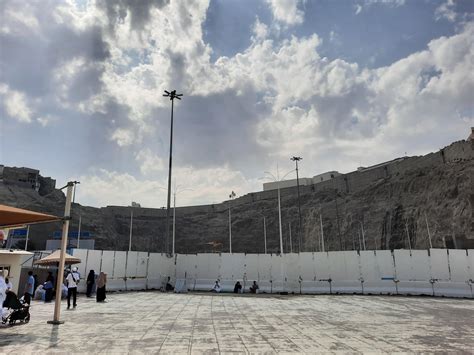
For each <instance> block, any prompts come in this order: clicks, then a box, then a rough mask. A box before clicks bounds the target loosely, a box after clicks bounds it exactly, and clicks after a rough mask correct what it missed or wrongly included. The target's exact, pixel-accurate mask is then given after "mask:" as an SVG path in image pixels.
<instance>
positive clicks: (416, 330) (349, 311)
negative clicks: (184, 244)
mask: <svg viewBox="0 0 474 355" xmlns="http://www.w3.org/2000/svg"><path fill="white" fill-rule="evenodd" d="M107 300H108V303H105V304H98V303H96V302H95V300H94V299H87V298H85V297H82V296H81V297H80V298H79V300H78V308H77V309H76V310H71V311H67V310H66V309H65V308H66V307H65V303H63V309H62V313H61V319H62V320H65V321H66V322H65V324H63V325H59V326H52V325H49V324H46V321H47V320H50V319H52V314H53V304H44V303H41V302H38V301H34V302H33V305H32V307H31V321H30V323H28V324H22V325H17V326H13V327H5V326H0V353H2V354H3V353H13V354H20V353H21V354H23V353H32V352H40V353H58V352H59V353H106V354H117V353H126V352H131V353H152V352H153V353H154V352H162V353H169V354H171V353H172V354H177V353H193V354H194V353H228V352H242V353H277V352H279V353H317V352H318V353H319V352H325V353H326V352H328V353H331V352H373V353H382V352H434V351H444V352H446V351H447V352H465V353H469V352H473V351H474V302H473V301H471V300H462V299H445V298H419V297H389V296H387V297H382V296H326V295H325V296H291V295H290V296H267V295H233V294H232V295H231V294H172V293H160V292H130V293H111V294H109V295H108V298H107Z"/></svg>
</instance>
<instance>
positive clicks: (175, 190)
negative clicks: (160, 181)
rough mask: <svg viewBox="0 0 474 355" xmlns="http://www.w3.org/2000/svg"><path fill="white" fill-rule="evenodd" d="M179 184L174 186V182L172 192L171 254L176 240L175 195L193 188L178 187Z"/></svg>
mask: <svg viewBox="0 0 474 355" xmlns="http://www.w3.org/2000/svg"><path fill="white" fill-rule="evenodd" d="M180 187H181V185H178V186H176V181H175V184H174V192H173V249H172V254H171V255H174V250H175V241H176V238H175V236H176V195H178V194H180V193H181V192H184V191H193V189H181V190H180V189H179V188H180Z"/></svg>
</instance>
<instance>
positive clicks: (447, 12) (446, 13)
mask: <svg viewBox="0 0 474 355" xmlns="http://www.w3.org/2000/svg"><path fill="white" fill-rule="evenodd" d="M456 17H457V14H456V11H455V3H454V0H446V1H445V2H443V3H442V4H441V5H439V6H438V7H437V8H436V10H435V19H436V21H438V20H441V19H446V20H448V21H450V22H454V21H456Z"/></svg>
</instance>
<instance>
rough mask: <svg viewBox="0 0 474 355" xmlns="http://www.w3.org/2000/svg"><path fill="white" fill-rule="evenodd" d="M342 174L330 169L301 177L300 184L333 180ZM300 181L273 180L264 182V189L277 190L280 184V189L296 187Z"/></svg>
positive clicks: (306, 184) (307, 184) (305, 184)
mask: <svg viewBox="0 0 474 355" xmlns="http://www.w3.org/2000/svg"><path fill="white" fill-rule="evenodd" d="M339 175H341V173H339V172H337V171H328V172H325V173H322V174H319V175H315V176H313V177H312V178H300V179H299V182H300V186H309V185H314V184H318V183H320V182H323V181H327V180H331V179H334V178H335V177H336V176H339ZM297 184H298V182H297V179H291V180H282V181H280V182H276V181H272V182H266V183H264V184H263V191H270V190H276V189H278V185H279V186H280V189H285V188H288V187H295V186H297Z"/></svg>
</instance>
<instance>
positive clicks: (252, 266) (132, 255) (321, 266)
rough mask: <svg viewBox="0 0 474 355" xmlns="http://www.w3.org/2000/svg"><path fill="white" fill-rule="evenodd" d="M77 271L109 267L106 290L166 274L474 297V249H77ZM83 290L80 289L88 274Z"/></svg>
mask: <svg viewBox="0 0 474 355" xmlns="http://www.w3.org/2000/svg"><path fill="white" fill-rule="evenodd" d="M73 255H75V256H78V257H80V258H81V259H82V260H83V261H82V262H81V264H79V265H78V267H79V271H80V272H81V275H82V278H83V279H85V278H86V277H87V273H88V271H89V270H90V269H94V271H95V272H96V273H99V272H100V271H105V272H107V274H108V275H109V277H108V285H107V288H108V289H109V290H117V291H118V290H144V289H160V288H161V287H163V286H164V284H165V283H166V280H167V277H168V276H170V277H171V278H172V280H175V279H186V287H187V288H188V289H189V290H195V291H209V290H211V289H212V287H213V286H214V283H215V281H216V280H217V279H219V280H220V284H221V288H222V291H223V292H233V289H234V285H235V283H236V282H237V281H240V283H241V284H242V286H243V287H244V289H245V292H249V287H250V286H251V284H252V282H253V281H257V283H258V285H259V288H260V292H262V293H274V294H275V293H280V292H288V293H303V294H323V293H325V294H338V293H340V294H353V293H357V294H400V295H430V296H446V297H468V298H474V295H473V283H474V276H473V272H474V251H473V250H446V249H430V250H412V251H409V250H394V251H390V250H377V251H373V250H372V251H360V252H358V251H334V252H318V253H300V254H297V253H293V254H285V255H283V256H280V255H271V254H267V255H263V254H241V253H238V254H211V253H207V254H192V255H182V254H180V255H176V256H175V257H172V258H170V257H168V256H167V255H165V254H158V253H146V252H124V251H101V250H84V249H76V250H74V251H73ZM79 291H80V292H84V291H85V280H84V282H81V285H80V287H79Z"/></svg>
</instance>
